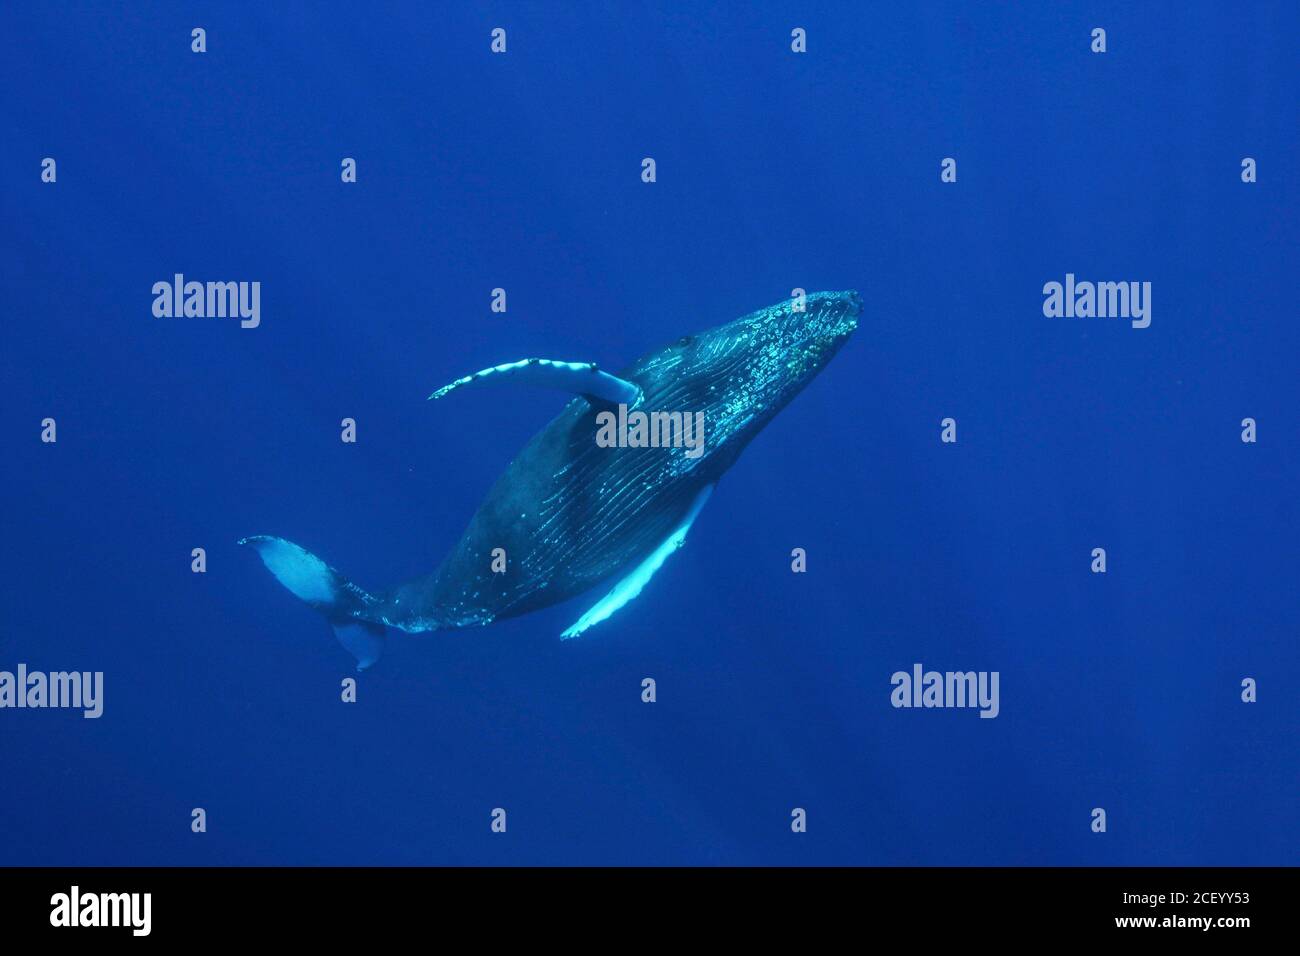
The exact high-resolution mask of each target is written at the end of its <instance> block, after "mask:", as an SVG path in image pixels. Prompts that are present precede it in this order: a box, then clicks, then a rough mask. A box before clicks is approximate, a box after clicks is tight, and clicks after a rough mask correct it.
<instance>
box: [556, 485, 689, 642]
mask: <svg viewBox="0 0 1300 956" xmlns="http://www.w3.org/2000/svg"><path fill="white" fill-rule="evenodd" d="M712 491H713V486H712V485H705V486H704V487H703V488H702V489H700V492H699V494H697V495H696V496H695V500H694V501H693V502H691V510H690V511H689V512H688V513H687V515H686V517H685V518H684V519H683V520H682V523H681V524H679V525H678V526H677V528H676V530H674V531H673V533H672V534H670V535H669V536H668V537H667V539H665V541H664V543H663V544H661V545H659V547H657V548H655V549H654V551H653V552H652V553H651V555H650V557H648V558H646V559H645V560H644V561H642V562H641V563H640V564H638V565H637V566H636V567H635V568H633V569H632V571H631V572H630V573H629V574H628V575H627V576H626V577H624V578H623V579H622V580H621V581H619V582H618V583H617V584H615V585H614V587H613V589H612V590H611V591H610V592H609V593H608V594H606V595H605V596H604V597H603V598H601V599H600V600H599V601H597V602H596V604H595V606H593V607H592V608H591V609H590V610H589V611H587V613H586V614H584V615H582V617H580V618H578V621H577V623H576V624H574V625H573V626H572V627H570V628H569V629H568V630H567V631H565V632H564V633H563V634H561V635H560V637H562V638H565V639H568V638H570V637H577V636H578V635H579V634H581V633H582V632H583V631H585V630H586V629H587V628H589V627H591V626H592V625H593V624H599V623H600V622H601V621H603V620H605V618H607V617H609V616H610V615H611V614H613V613H614V612H615V611H617V610H618V609H619V608H621V607H622V606H623V605H624V604H626V603H627V602H628V601H631V600H632V599H633V598H635V597H636V596H637V595H638V594H640V593H641V589H642V588H644V587H645V586H646V583H647V582H648V581H649V580H650V579H651V578H652V577H654V573H655V572H656V571H658V570H659V569H660V568H661V567H663V563H664V562H665V561H666V560H668V555H670V554H672V553H673V552H674V551H676V550H677V549H678V548H680V547H681V546H682V544H683V543H685V541H686V532H688V531H690V530H691V525H692V524H694V522H695V517H696V515H698V514H699V513H700V509H701V508H703V507H704V502H706V501H708V500H709V495H710V494H711V493H712Z"/></svg>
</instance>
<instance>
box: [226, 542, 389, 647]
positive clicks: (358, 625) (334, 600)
mask: <svg viewBox="0 0 1300 956" xmlns="http://www.w3.org/2000/svg"><path fill="white" fill-rule="evenodd" d="M239 543H240V544H246V545H248V546H249V547H251V548H253V549H254V550H255V551H257V554H258V557H260V558H261V559H262V563H263V564H265V565H266V567H267V569H268V570H269V571H270V572H271V573H272V574H274V575H275V579H276V580H277V581H279V582H280V583H281V584H283V585H284V586H285V587H286V588H288V589H289V591H290V593H292V594H293V595H294V596H295V597H297V598H300V599H301V600H303V601H305V602H306V603H307V604H309V605H311V606H312V607H314V608H315V609H316V610H318V611H320V612H321V613H322V614H324V615H325V617H326V619H327V620H328V621H329V622H330V626H331V627H332V628H334V634H335V636H337V637H338V639H339V643H340V644H342V645H343V646H344V647H345V648H347V650H348V652H349V653H351V654H352V656H353V657H355V658H356V659H357V670H359V671H363V670H365V669H366V668H367V667H369V666H370V665H371V664H373V663H374V662H375V661H377V660H379V656H380V654H382V653H383V650H384V626H383V625H382V624H378V623H375V622H374V621H370V620H366V619H365V618H364V614H365V612H366V611H367V610H368V609H369V608H371V607H373V606H374V605H375V604H378V603H379V601H378V599H377V598H376V597H374V595H372V594H369V593H368V592H366V591H363V590H362V589H361V588H359V587H357V586H356V585H355V584H353V583H352V582H351V581H349V580H348V579H347V578H345V577H344V576H343V575H341V574H339V573H338V572H337V571H335V570H334V569H333V568H331V567H330V566H329V565H328V564H326V563H325V562H324V561H322V560H321V559H320V558H318V557H316V555H314V554H312V553H311V552H310V551H305V550H304V549H302V548H300V547H298V546H297V545H296V544H294V543H293V542H292V541H285V540H284V539H283V538H274V537H271V536H270V535H264V534H258V535H253V536H252V537H248V538H242V539H240V542H239Z"/></svg>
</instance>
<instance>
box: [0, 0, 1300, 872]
mask: <svg viewBox="0 0 1300 956" xmlns="http://www.w3.org/2000/svg"><path fill="white" fill-rule="evenodd" d="M195 27H201V28H203V29H204V30H205V31H206V52H203V53H201V54H200V53H195V52H193V51H192V49H191V43H192V40H191V30H192V29H193V28H195ZM497 27H500V28H503V29H505V30H506V36H507V49H506V52H505V53H504V54H494V53H493V52H492V51H491V49H490V45H491V32H492V30H493V29H494V28H497ZM1097 27H1100V28H1103V29H1105V31H1106V44H1107V48H1106V51H1105V52H1104V53H1094V52H1092V51H1091V49H1090V46H1091V44H1092V42H1093V41H1092V39H1091V31H1092V30H1093V29H1094V28H1097ZM795 28H803V29H804V30H805V31H806V38H807V39H806V44H807V52H806V53H796V52H794V51H793V50H792V49H791V44H792V38H791V31H792V30H793V29H795ZM1298 38H1300V8H1298V7H1297V6H1296V4H1294V3H1283V2H1278V3H1260V4H1248V5H1243V6H1239V5H1235V4H1227V3H1224V4H1204V3H1149V4H1147V3H1143V4H1131V3H1077V4H1058V3H1051V4H1047V3H1043V4H979V3H954V4H937V3H918V4H911V3H905V4H897V5H871V6H869V7H868V6H867V5H864V4H859V3H845V4H830V3H816V4H800V3H761V4H749V3H745V4H741V3H736V4H728V5H721V6H713V5H710V6H708V7H704V6H703V5H697V4H684V3H682V4H679V3H636V4H633V3H616V4H598V3H590V4H587V3H582V4H573V3H558V2H556V3H550V2H548V3H499V4H497V3H463V4H450V3H409V4H398V5H390V4H380V5H375V6H373V7H372V6H370V5H356V4H349V3H298V4H260V3H243V2H240V3H223V4H187V3H151V4H143V3H131V4H126V5H122V6H119V5H116V4H113V5H110V4H97V3H77V4H68V3H39V4H24V5H17V4H8V5H6V6H5V9H4V10H3V12H2V13H0V132H2V133H3V149H0V182H2V183H3V186H2V187H0V243H2V244H3V248H2V254H0V286H2V288H3V293H4V302H5V305H6V317H5V321H4V330H3V334H2V337H0V338H2V342H3V344H2V346H0V376H2V382H0V395H2V400H0V433H2V434H3V452H4V454H3V472H2V479H0V480H2V482H3V499H4V520H3V532H4V534H3V537H4V545H3V557H2V558H0V562H2V564H0V581H2V582H3V584H2V585H0V608H2V611H3V613H2V614H0V670H7V671H13V670H14V669H15V668H16V667H17V665H18V664H20V663H22V664H25V665H26V666H27V668H28V669H30V670H41V671H63V670H78V671H91V672H93V671H100V672H103V675H104V677H103V688H104V691H103V715H102V716H101V717H100V718H98V719H94V720H91V719H83V718H82V716H81V714H80V713H79V712H78V711H76V710H57V709H48V708H47V709H22V710H19V709H0V864H47V863H48V864H69V865H83V864H182V865H190V864H193V865H207V864H219V865H225V864H527V865H533V864H744V865H748V864H886V865H894V864H898V865H908V864H922V865H929V864H961V865H974V864H1013V865H1014V864H1050V865H1057V864H1061V865H1065V864H1083V865H1102V864H1119V865H1137V864H1176V865H1181V864H1212V865H1224V864H1295V863H1297V862H1300V853H1297V847H1298V846H1300V818H1298V815H1297V794H1298V793H1300V747H1298V745H1297V739H1298V737H1297V734H1298V733H1300V706H1298V702H1300V691H1298V687H1297V685H1298V682H1300V654H1298V653H1297V637H1298V635H1300V599H1298V598H1297V584H1296V582H1297V578H1298V577H1300V548H1298V546H1297V542H1298V541H1300V511H1298V509H1297V504H1296V490H1297V477H1298V476H1300V424H1298V421H1297V412H1300V402H1298V399H1300V388H1298V387H1297V364H1298V363H1297V355H1298V354H1300V331H1298V330H1297V318H1298V313H1297V306H1296V303H1297V297H1296V282H1297V277H1298V275H1300V272H1298V270H1297V252H1298V251H1300V242H1298V239H1300V196H1298V189H1297V177H1296V172H1295V163H1296V157H1297V155H1298V147H1300V134H1298V126H1297V113H1296V104H1297V102H1298V94H1300V83H1298V82H1297V80H1298V71H1297V69H1296V66H1297V62H1296V50H1297V39H1298ZM646 157H650V158H653V159H654V160H655V166H656V179H655V181H654V182H652V183H647V182H643V181H642V160H643V159H644V158H646ZM45 158H52V159H54V160H55V161H56V164H57V165H56V179H55V181H54V182H43V181H42V173H43V166H42V161H43V160H44V159H45ZM344 158H352V159H355V161H356V170H357V176H356V182H354V183H345V182H343V181H342V177H341V163H342V161H343V159H344ZM945 158H952V159H954V160H955V161H956V174H957V175H956V181H955V182H944V181H942V179H941V171H942V170H941V163H942V161H943V160H944V159H945ZM1245 158H1251V159H1253V160H1255V168H1256V178H1257V181H1255V182H1250V183H1248V182H1243V180H1242V171H1243V169H1242V161H1243V159H1245ZM176 273H181V274H183V275H184V276H185V277H186V278H187V279H194V280H198V281H253V280H256V281H258V282H260V284H261V285H260V288H261V303H260V325H259V326H258V327H257V328H255V329H244V328H241V327H240V324H239V322H238V321H237V320H233V319H228V318H227V319H221V318H206V319H199V318H158V317H155V316H154V315H153V312H152V305H153V300H154V296H153V294H152V292H151V288H152V286H153V285H154V283H156V282H159V281H164V282H171V281H172V277H173V276H174V275H175V274H176ZM1067 274H1072V275H1074V276H1076V277H1077V279H1078V280H1080V281H1082V280H1093V281H1125V282H1127V281H1135V282H1149V283H1150V284H1151V286H1150V288H1151V293H1150V299H1149V304H1150V307H1151V310H1150V319H1151V321H1150V325H1149V326H1148V327H1146V328H1135V327H1133V325H1132V324H1131V323H1130V321H1128V320H1127V319H1117V318H1100V317H1083V318H1065V317H1047V316H1045V315H1044V311H1043V305H1044V292H1043V287H1044V285H1045V283H1048V282H1052V281H1056V282H1064V281H1065V277H1066V275H1067ZM495 288H503V289H505V290H506V292H507V303H508V305H507V311H506V312H504V313H497V312H493V311H492V309H491V308H490V306H491V301H492V290H493V289H495ZM796 288H802V289H806V290H808V291H809V292H812V291H817V290H838V289H857V290H859V292H860V293H861V295H862V299H863V304H864V309H863V314H862V316H861V320H860V325H859V328H858V330H857V332H856V334H855V335H854V336H853V338H852V339H850V341H849V342H848V343H847V344H846V345H845V346H844V347H843V349H842V350H841V351H840V353H839V354H838V356H837V357H836V358H835V359H834V360H833V361H832V362H831V363H830V365H829V366H828V367H827V368H826V369H825V370H824V371H823V372H822V373H821V374H820V376H818V377H817V378H816V379H815V380H814V381H813V382H812V383H811V384H810V385H809V386H808V388H807V389H806V391H804V392H803V393H802V394H801V395H799V396H798V397H797V398H796V399H795V401H794V402H793V404H791V405H790V406H789V407H788V408H786V409H785V411H783V412H782V413H781V414H780V415H779V416H778V417H777V418H776V419H775V420H774V421H773V422H772V424H771V425H770V426H768V428H767V429H766V431H764V432H763V433H762V434H761V435H759V436H758V438H757V439H756V440H755V441H754V442H753V444H752V445H751V446H750V447H749V448H748V450H747V451H746V452H745V453H744V455H743V456H742V457H741V459H740V461H739V462H738V463H737V464H736V466H735V467H734V468H733V469H732V470H731V471H730V472H729V473H728V474H727V475H726V476H725V477H724V479H723V480H722V481H721V483H720V484H719V485H718V488H717V490H716V491H715V492H714V494H713V496H712V498H711V500H710V501H709V502H708V504H707V506H706V507H705V508H704V510H703V512H702V513H701V515H700V517H699V520H698V521H697V522H696V523H695V526H694V528H693V529H692V531H691V533H690V537H689V538H688V539H687V541H686V544H685V547H684V548H683V549H682V550H681V551H679V552H678V553H677V554H676V555H675V556H673V557H671V558H670V559H669V560H668V562H667V563H666V564H665V565H664V567H663V569H662V570H661V571H660V572H659V573H658V574H657V575H656V576H655V577H654V579H653V580H652V581H651V583H650V584H649V585H648V586H647V588H646V589H645V591H644V592H643V593H642V594H641V596H640V597H639V598H637V599H636V600H635V601H633V602H632V603H631V604H629V605H627V606H626V607H624V608H623V609H622V610H620V611H619V612H618V613H617V614H615V615H614V616H613V617H612V618H611V619H610V620H609V621H607V622H605V623H604V624H602V625H600V626H599V627H597V628H595V629H593V630H592V631H590V632H588V633H587V634H585V635H583V636H582V637H581V638H579V639H576V640H572V641H561V640H560V639H559V634H560V632H561V631H562V630H563V629H564V628H565V627H567V626H568V625H570V624H572V623H573V622H574V620H576V619H577V618H578V617H579V616H580V615H581V614H582V612H583V611H584V610H586V608H587V607H589V606H590V605H591V604H592V603H594V602H595V600H596V599H597V598H598V597H599V596H600V594H601V593H602V590H601V589H597V590H596V591H593V592H592V593H590V594H589V595H587V596H584V597H583V598H580V599H577V600H574V601H570V602H567V603H565V604H563V605H560V606H557V607H553V608H550V609H548V610H544V611H541V612H538V613H535V614H531V615H528V616H524V617H518V618H514V619H511V620H507V621H502V622H499V623H496V624H493V625H492V626H490V627H487V628H481V629H472V630H462V631H450V632H445V633H435V634H424V635H402V634H397V633H395V634H394V635H393V636H392V637H390V639H389V642H388V645H389V646H388V649H387V652H386V654H385V656H384V658H383V660H382V661H380V662H379V663H378V664H377V665H376V666H375V667H373V668H372V669H371V670H369V671H367V672H366V673H364V674H361V675H359V676H358V675H356V673H355V671H354V665H353V661H352V659H351V658H350V657H349V656H348V654H347V653H346V652H345V651H344V650H343V649H342V648H341V647H340V646H339V645H338V643H337V642H336V641H335V639H334V637H333V636H332V635H331V633H330V630H329V628H328V626H327V625H326V624H325V622H324V621H323V620H322V619H321V617H320V616H319V615H317V614H315V613H314V612H313V611H312V610H311V609H309V608H308V607H306V606H304V605H303V604H302V603H301V602H299V601H298V600H296V599H295V598H294V597H293V596H292V595H290V594H289V593H288V592H287V591H285V590H284V588H282V587H281V586H280V585H279V584H277V583H276V581H275V580H274V579H273V578H272V577H271V575H269V574H268V573H267V571H266V569H265V568H264V567H263V566H262V564H261V562H259V561H258V560H257V557H256V556H255V555H254V554H253V553H251V552H250V551H248V550H247V549H244V548H240V547H238V546H237V545H236V542H237V541H238V540H239V539H240V538H242V537H244V536H245V535H249V534H258V533H262V534H273V535H280V536H283V537H285V538H288V539H289V540H292V541H295V542H298V543H299V544H301V545H303V546H304V547H306V548H309V549H310V550H312V551H313V552H314V553H316V554H318V555H320V556H321V557H322V558H324V559H325V560H326V561H328V562H329V563H330V564H332V565H334V566H335V567H337V568H339V569H340V570H341V571H343V572H344V573H346V574H347V575H348V576H350V577H351V578H352V579H354V580H355V581H357V582H358V583H360V584H362V585H363V586H366V587H371V588H382V587H384V586H387V585H391V584H393V583H396V582H398V581H399V580H404V579H407V578H411V577H414V576H416V575H420V574H423V573H425V572H427V571H429V570H431V569H432V568H433V567H434V566H435V565H436V564H437V563H438V562H439V561H440V560H441V559H442V557H443V556H444V555H445V554H446V553H447V552H448V551H449V550H450V549H451V548H452V546H453V545H454V544H455V542H456V540H457V539H458V537H459V536H460V534H461V533H462V531H463V530H464V528H465V526H466V523H467V522H468V521H469V518H470V516H471V515H472V514H473V513H474V510H475V509H476V507H477V506H478V504H479V502H480V501H481V500H482V499H483V497H484V495H485V494H486V492H487V490H488V489H489V487H490V486H491V484H492V482H493V481H494V480H495V479H496V477H497V476H498V475H499V474H500V473H501V472H502V471H503V470H504V468H505V467H506V465H507V464H508V463H509V462H510V461H511V459H512V458H513V456H514V455H515V453H516V452H517V451H518V450H519V449H520V448H521V447H523V445H524V443H525V442H526V441H527V440H528V438H529V437H530V436H531V435H532V434H533V433H535V432H536V431H537V430H538V429H540V428H541V427H542V426H544V425H545V424H546V423H547V422H548V421H549V420H550V419H551V418H552V417H553V416H554V415H555V414H557V413H558V412H559V410H560V409H561V408H562V407H563V405H564V403H565V401H566V399H565V398H564V396H562V395H559V394H556V393H552V392H546V391H538V390H533V389H529V388H526V387H520V388H517V389H516V388H501V389H495V390H492V389H484V390H479V391H466V392H465V394H463V395H457V396H455V398H454V400H453V399H451V398H448V399H447V400H445V401H440V402H437V403H431V402H428V401H426V400H425V398H426V396H427V395H428V394H429V393H430V392H431V391H432V390H433V389H434V388H436V387H438V386H440V385H443V384H445V383H446V382H449V381H451V380H452V379H454V378H456V377H457V376H460V375H463V374H466V373H469V372H472V371H474V370H476V369H480V368H483V367H484V366H489V365H493V364H495V363H498V362H506V361H511V360H515V359H521V358H525V357H529V356H542V357H548V358H556V359H565V360H574V361H596V362H599V363H600V364H601V366H602V367H604V368H608V369H618V368H620V367H622V366H624V365H626V364H628V363H630V362H631V361H632V360H634V359H635V358H637V357H638V356H640V355H642V354H643V353H645V352H647V351H649V350H651V349H654V348H657V347H659V346H662V345H665V344H667V343H669V342H672V341H674V340H676V339H678V338H680V337H681V336H683V335H687V334H690V333H695V332H699V331H701V330H704V329H707V328H709V327H712V326H715V325H719V324H721V323H724V322H727V321H730V320H732V319H734V318H737V317H739V316H741V315H744V314H746V313H748V312H751V311H753V310H755V309H758V308H761V307H764V306H768V305H771V304H773V303H776V302H779V301H781V300H783V299H788V298H789V297H790V296H791V295H792V290H794V289H796ZM47 418H52V419H54V420H55V422H56V423H57V441H56V442H53V443H50V442H44V441H42V431H43V426H42V422H43V420H44V419H47ZM344 418H352V419H354V420H355V422H356V423H357V441H356V442H355V443H350V444H348V443H344V442H342V441H341V440H340V431H341V429H340V422H341V421H342V419H344ZM945 418H952V419H954V420H955V422H956V429H957V431H956V435H957V441H956V442H955V443H951V442H948V443H945V442H943V441H941V427H940V423H941V421H942V420H943V419H945ZM1247 418H1250V419H1253V420H1254V421H1255V423H1256V429H1257V434H1256V438H1257V440H1256V441H1254V442H1244V441H1243V440H1242V433H1243V425H1242V421H1243V419H1247ZM194 548H203V549H205V551H206V562H207V564H206V568H207V569H206V572H205V573H201V574H199V573H193V572H192V570H191V560H192V558H191V553H192V549H194ZM795 548H803V549H805V551H806V554H807V571H806V572H805V573H798V574H797V573H793V572H792V569H791V552H792V550H793V549H795ZM1095 548H1103V549H1105V552H1106V561H1107V565H1106V571H1105V573H1094V572H1093V571H1092V569H1091V566H1092V564H1093V561H1094V558H1093V556H1092V555H1093V550H1094V549H1095ZM914 664H921V665H923V667H924V668H925V669H935V670H938V671H950V670H952V671H969V670H973V671H987V672H994V671H996V672H997V673H998V674H999V675H1000V711H999V714H998V716H997V717H996V718H995V719H981V718H980V717H979V715H978V712H977V711H976V710H973V709H969V708H967V709H960V708H936V709H927V708H921V709H913V708H896V707H894V706H892V705H891V691H892V690H893V687H892V685H891V675H893V674H894V673H895V672H897V671H909V672H910V671H911V669H912V667H913V665H914ZM349 676H354V677H358V688H357V692H358V699H357V701H356V702H355V703H344V702H343V701H342V700H341V699H340V698H341V690H340V688H341V681H342V680H343V679H344V678H346V677H349ZM646 677H651V678H653V679H654V680H655V681H656V687H657V700H656V701H655V702H654V703H653V704H647V703H644V702H643V701H642V699H641V694H642V685H641V682H642V680H643V678H646ZM1248 679H1249V680H1250V681H1253V682H1254V683H1255V687H1256V695H1257V699H1256V700H1255V701H1254V702H1246V701H1243V699H1242V695H1243V681H1246V680H1248ZM195 808H202V809H204V811H205V812H206V824H207V828H206V832H202V833H195V832H193V831H192V828H191V822H192V811H193V810H194V809H195ZM494 808H503V809H505V810H506V811H507V813H508V826H507V831H506V832H505V833H493V832H492V830H491V827H490V823H491V813H492V811H493V809H494ZM795 808H800V809H803V810H804V811H805V812H806V821H807V831H806V832H804V833H795V832H793V831H792V827H791V823H792V816H791V814H792V810H794V809H795ZM1098 808H1100V809H1103V810H1104V811H1105V815H1106V830H1105V832H1094V819H1095V815H1094V810H1095V809H1098Z"/></svg>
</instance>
